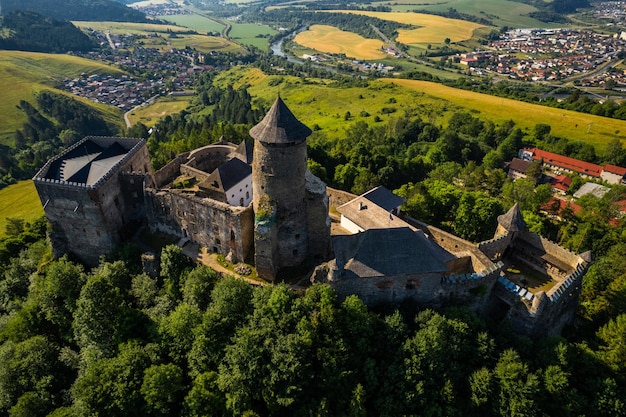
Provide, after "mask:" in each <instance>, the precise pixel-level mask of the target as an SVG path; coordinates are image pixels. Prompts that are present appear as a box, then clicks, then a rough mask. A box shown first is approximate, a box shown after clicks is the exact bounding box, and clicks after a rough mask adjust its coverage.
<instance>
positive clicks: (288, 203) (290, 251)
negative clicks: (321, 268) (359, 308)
mask: <svg viewBox="0 0 626 417" xmlns="http://www.w3.org/2000/svg"><path fill="white" fill-rule="evenodd" d="M310 134H311V129H309V128H308V127H307V126H305V125H304V124H302V123H301V122H300V121H299V120H298V119H297V118H296V117H295V116H294V115H293V113H292V112H291V111H290V110H289V109H288V108H287V106H286V105H285V103H284V102H283V101H282V99H281V98H280V97H278V98H277V99H276V101H275V102H274V104H273V105H272V108H271V109H270V110H269V112H268V113H267V114H266V115H265V117H264V118H263V120H262V121H261V122H260V123H259V124H257V125H256V126H254V127H253V128H252V129H250V136H252V137H253V138H254V141H255V143H254V157H253V160H252V191H253V193H252V194H253V200H252V203H253V208H254V213H255V219H254V247H255V265H256V268H257V272H258V274H259V276H261V277H262V278H265V279H269V280H274V279H276V278H277V275H278V273H279V272H280V270H281V269H284V268H297V267H300V266H302V265H304V264H305V263H306V261H307V260H308V258H309V233H308V219H307V212H308V211H307V188H306V173H307V153H306V138H307V137H308V136H309V135H310Z"/></svg>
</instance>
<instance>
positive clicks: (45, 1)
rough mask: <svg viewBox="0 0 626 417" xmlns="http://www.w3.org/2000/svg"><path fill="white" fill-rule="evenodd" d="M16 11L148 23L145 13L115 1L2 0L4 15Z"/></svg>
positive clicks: (0, 0)
mask: <svg viewBox="0 0 626 417" xmlns="http://www.w3.org/2000/svg"><path fill="white" fill-rule="evenodd" d="M16 10H28V11H31V12H35V13H39V14H42V15H44V16H47V17H52V18H54V19H61V20H91V21H101V20H110V21H114V22H146V21H147V19H146V16H145V15H144V14H143V13H141V12H139V11H137V10H134V9H131V8H130V7H127V6H125V5H123V4H121V3H119V2H116V1H113V0H0V11H1V12H2V13H3V14H8V13H10V12H14V11H16Z"/></svg>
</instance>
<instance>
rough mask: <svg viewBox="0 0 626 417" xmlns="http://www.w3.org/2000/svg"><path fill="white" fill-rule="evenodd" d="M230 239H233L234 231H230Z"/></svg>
mask: <svg viewBox="0 0 626 417" xmlns="http://www.w3.org/2000/svg"><path fill="white" fill-rule="evenodd" d="M230 240H233V241H234V240H235V232H234V231H232V230H231V231H230Z"/></svg>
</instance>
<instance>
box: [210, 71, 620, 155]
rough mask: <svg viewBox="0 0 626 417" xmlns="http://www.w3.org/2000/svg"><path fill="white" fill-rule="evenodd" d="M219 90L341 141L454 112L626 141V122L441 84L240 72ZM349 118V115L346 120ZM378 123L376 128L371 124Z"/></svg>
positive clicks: (570, 135)
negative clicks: (280, 106)
mask: <svg viewBox="0 0 626 417" xmlns="http://www.w3.org/2000/svg"><path fill="white" fill-rule="evenodd" d="M216 82H217V83H218V84H220V85H224V86H225V85H227V84H230V85H233V86H234V87H235V88H237V87H238V86H241V85H244V84H249V85H250V87H249V90H248V91H249V92H250V94H251V95H252V96H253V97H254V100H256V104H257V105H264V106H266V107H268V106H269V105H271V103H272V102H273V101H274V100H275V99H276V96H277V95H278V93H280V96H281V97H282V98H283V99H284V100H285V102H286V103H287V105H288V106H289V107H290V108H291V109H292V111H293V112H294V113H295V114H296V115H297V116H298V118H299V119H300V120H302V122H303V123H306V124H307V125H308V126H310V127H313V126H316V128H317V127H319V129H321V131H322V132H325V133H326V134H327V135H328V136H332V135H342V134H343V132H344V131H345V129H346V128H348V127H349V126H350V125H351V124H352V123H354V122H355V121H358V120H363V121H365V122H366V123H368V124H374V123H385V122H388V121H392V122H393V120H394V119H397V118H398V117H400V116H401V115H404V114H408V115H409V116H411V117H420V118H421V119H422V120H425V121H429V122H431V123H435V124H437V125H440V126H445V125H446V124H447V121H448V119H449V118H450V116H451V115H452V114H453V113H454V112H457V111H467V112H471V113H472V114H473V115H474V116H476V117H478V118H480V119H482V120H491V121H493V122H494V123H497V124H500V123H503V122H505V121H507V120H513V121H514V122H515V123H516V125H517V126H519V127H520V128H521V129H523V130H524V131H526V132H527V133H530V132H531V131H532V129H534V127H535V125H536V124H537V123H545V124H548V125H550V126H552V133H553V134H554V135H555V136H559V137H564V138H567V139H569V140H572V141H582V142H586V143H589V144H591V145H593V146H595V147H596V148H597V149H599V150H601V149H603V148H604V147H605V146H606V144H607V143H608V142H609V141H610V140H612V139H614V138H618V139H620V140H625V139H626V121H624V120H617V119H610V118H606V117H600V116H595V115H591V114H585V113H578V112H573V111H568V110H562V109H557V108H551V107H544V106H540V105H536V104H531V103H524V102H519V101H515V100H510V99H505V98H500V97H494V96H490V95H487V94H480V93H474V92H471V91H465V90H459V89H456V88H451V87H446V86H443V85H441V84H437V83H432V82H426V81H413V80H400V79H391V78H389V79H381V80H374V81H370V83H369V86H368V87H335V86H332V85H329V84H328V83H327V82H325V81H323V80H318V79H302V78H297V77H289V76H279V75H271V76H268V75H265V74H263V73H262V72H261V71H260V70H259V69H238V70H234V71H230V72H225V73H223V74H221V75H220V76H218V77H217V79H216ZM347 113H349V115H348V117H346V116H347ZM376 117H378V119H380V121H379V122H376V121H375V118H376Z"/></svg>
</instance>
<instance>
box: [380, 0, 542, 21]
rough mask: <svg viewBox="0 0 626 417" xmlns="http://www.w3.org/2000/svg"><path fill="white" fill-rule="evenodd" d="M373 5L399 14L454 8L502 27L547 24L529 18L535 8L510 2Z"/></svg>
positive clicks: (410, 0) (412, 0)
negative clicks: (387, 7) (385, 7)
mask: <svg viewBox="0 0 626 417" xmlns="http://www.w3.org/2000/svg"><path fill="white" fill-rule="evenodd" d="M372 5H384V6H389V7H391V9H392V10H393V11H397V12H406V11H413V10H430V11H436V12H446V11H448V9H450V8H454V9H456V10H458V11H459V12H461V13H467V14H471V15H474V16H478V17H482V18H485V19H488V20H490V21H492V22H493V23H494V24H495V25H497V26H500V27H502V26H509V27H546V23H544V22H540V21H538V20H536V19H533V18H531V17H529V16H528V13H530V12H533V11H536V10H537V9H536V8H535V7H533V6H531V5H529V4H523V3H518V2H515V1H509V0H482V1H476V0H447V1H441V2H440V1H430V0H400V1H380V2H375V3H372ZM548 26H549V25H548Z"/></svg>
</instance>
